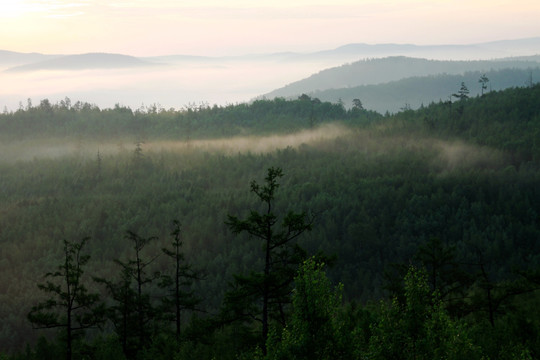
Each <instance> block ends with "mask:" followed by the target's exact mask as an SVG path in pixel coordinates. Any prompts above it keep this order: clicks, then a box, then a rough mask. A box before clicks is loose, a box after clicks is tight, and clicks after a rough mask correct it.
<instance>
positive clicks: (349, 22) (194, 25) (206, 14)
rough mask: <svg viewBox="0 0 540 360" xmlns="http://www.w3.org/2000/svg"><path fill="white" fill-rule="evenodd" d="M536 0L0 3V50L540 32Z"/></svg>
mask: <svg viewBox="0 0 540 360" xmlns="http://www.w3.org/2000/svg"><path fill="white" fill-rule="evenodd" d="M538 19H540V1H538V0H530V1H529V0H488V1H485V0H465V1H464V0H388V1H384V0H381V1H372V0H367V1H366V0H309V1H308V0H176V1H175V0H78V1H74V0H0V49H2V50H10V51H17V52H39V53H45V54H74V53H87V52H111V53H122V54H127V55H134V56H157V55H171V54H188V55H206V56H228V55H243V54H253V53H269V52H280V51H295V52H310V51H316V50H325V49H332V48H336V47H338V46H341V45H344V44H348V43H368V44H376V43H407V44H418V45H427V44H473V43H479V42H486V41H496V40H508V39H518V38H530V37H537V36H540V21H539V20H538Z"/></svg>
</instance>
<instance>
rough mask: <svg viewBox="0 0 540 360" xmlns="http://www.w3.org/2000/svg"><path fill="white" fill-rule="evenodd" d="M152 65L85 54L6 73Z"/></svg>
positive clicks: (121, 57)
mask: <svg viewBox="0 0 540 360" xmlns="http://www.w3.org/2000/svg"><path fill="white" fill-rule="evenodd" d="M149 65H154V64H152V63H150V62H147V61H144V60H141V59H139V58H136V57H134V56H128V55H121V54H108V53H87V54H80V55H64V56H57V57H53V58H48V59H45V60H41V61H37V62H32V63H30V64H24V65H20V66H15V67H11V68H9V69H7V70H5V71H6V72H26V71H38V70H87V69H116V68H126V67H139V66H149Z"/></svg>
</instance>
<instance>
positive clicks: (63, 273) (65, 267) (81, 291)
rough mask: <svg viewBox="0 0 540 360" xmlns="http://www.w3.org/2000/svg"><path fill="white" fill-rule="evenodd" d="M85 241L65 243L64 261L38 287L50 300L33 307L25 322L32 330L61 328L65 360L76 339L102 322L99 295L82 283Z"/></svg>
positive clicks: (70, 352) (69, 356)
mask: <svg viewBox="0 0 540 360" xmlns="http://www.w3.org/2000/svg"><path fill="white" fill-rule="evenodd" d="M87 241H88V238H83V239H82V240H81V241H79V242H69V241H67V240H64V251H63V255H64V261H63V262H62V264H60V265H58V267H57V270H56V271H55V272H49V273H47V274H46V275H45V277H46V278H52V279H55V280H54V281H51V280H47V281H46V282H45V284H38V288H39V289H40V290H42V291H44V292H45V293H47V294H50V295H51V297H50V298H49V299H47V300H46V301H44V302H41V303H39V304H38V305H36V306H34V307H32V310H31V311H30V312H29V313H28V320H30V322H31V323H32V325H33V326H34V328H35V329H47V328H63V329H65V332H66V359H68V360H70V359H71V358H72V353H73V351H72V344H73V339H74V338H75V336H77V335H80V334H82V333H83V332H84V330H85V329H88V328H91V327H95V326H97V325H98V324H100V322H101V321H102V316H101V314H102V312H101V307H100V306H98V305H97V304H98V302H99V295H98V294H94V293H90V292H89V291H88V289H87V288H86V286H85V285H84V284H83V282H82V275H83V273H84V271H83V267H84V265H86V263H87V262H88V260H89V259H90V256H89V255H83V254H82V249H83V247H84V245H85V244H86V242H87Z"/></svg>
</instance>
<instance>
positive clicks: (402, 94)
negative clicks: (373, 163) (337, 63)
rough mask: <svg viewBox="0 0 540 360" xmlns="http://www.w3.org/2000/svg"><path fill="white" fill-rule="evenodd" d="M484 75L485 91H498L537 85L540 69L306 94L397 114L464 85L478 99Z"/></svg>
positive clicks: (428, 78) (443, 98) (446, 95)
mask: <svg viewBox="0 0 540 360" xmlns="http://www.w3.org/2000/svg"><path fill="white" fill-rule="evenodd" d="M482 75H486V76H487V78H488V79H489V82H488V83H487V84H486V86H487V88H486V89H485V92H489V91H499V90H503V89H507V88H511V87H522V86H524V85H526V84H529V83H530V82H533V83H534V82H538V80H539V79H540V67H532V68H526V69H516V68H511V69H510V68H509V69H503V70H488V71H470V72H466V73H464V74H460V75H450V74H438V75H431V76H415V77H411V78H406V79H402V80H397V81H391V82H388V83H384V84H377V85H362V86H355V87H347V88H340V89H328V90H322V91H313V92H308V93H307V94H309V95H310V96H313V97H316V98H319V99H320V100H322V101H330V102H338V101H342V102H343V104H344V105H345V106H347V107H349V106H352V103H353V100H354V99H360V100H361V101H362V104H363V106H364V107H365V108H366V109H370V110H374V111H378V112H380V113H384V112H386V111H389V112H391V113H395V112H398V111H400V110H401V109H405V108H412V109H418V108H419V107H421V106H422V105H424V106H425V105H427V104H429V103H432V102H440V101H449V100H451V101H454V100H455V98H453V97H452V94H455V93H456V92H457V91H458V90H459V88H460V84H461V83H464V84H465V85H466V86H467V88H468V90H469V91H470V93H469V96H471V97H474V96H478V95H480V94H481V92H482V86H481V84H480V83H479V79H480V77H481V76H482Z"/></svg>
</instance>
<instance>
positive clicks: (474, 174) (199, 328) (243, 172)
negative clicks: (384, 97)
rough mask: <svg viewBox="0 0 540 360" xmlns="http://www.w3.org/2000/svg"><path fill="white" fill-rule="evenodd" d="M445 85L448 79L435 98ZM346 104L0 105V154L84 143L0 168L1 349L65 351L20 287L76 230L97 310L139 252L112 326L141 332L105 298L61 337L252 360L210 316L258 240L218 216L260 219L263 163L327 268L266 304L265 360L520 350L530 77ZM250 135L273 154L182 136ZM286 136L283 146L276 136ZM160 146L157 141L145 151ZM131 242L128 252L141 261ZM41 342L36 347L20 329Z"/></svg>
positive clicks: (526, 268)
mask: <svg viewBox="0 0 540 360" xmlns="http://www.w3.org/2000/svg"><path fill="white" fill-rule="evenodd" d="M459 91H460V84H459V83H458V84H456V85H455V89H453V92H454V93H458V92H459ZM448 95H449V96H450V95H451V94H448ZM359 100H360V102H359V103H357V105H358V106H356V107H354V108H352V109H350V110H346V109H345V108H344V106H343V105H342V104H339V103H338V104H331V103H325V102H320V101H318V100H317V99H314V98H311V97H309V96H302V97H301V98H299V99H297V100H291V101H289V100H283V99H275V100H259V101H256V102H254V103H252V104H238V105H230V106H226V107H218V106H214V107H210V106H199V107H191V108H186V109H182V110H165V109H159V108H157V107H150V108H146V109H138V110H132V109H129V108H125V107H121V106H117V107H116V108H114V109H99V108H97V107H96V106H93V105H90V104H84V103H75V104H71V102H70V101H68V100H67V99H66V100H65V101H64V102H62V103H59V104H51V103H49V102H48V101H45V100H43V101H41V102H40V104H39V105H30V104H28V106H27V107H22V108H21V109H20V110H18V111H15V112H7V113H4V114H1V115H0V131H1V134H2V136H3V137H4V138H5V140H4V139H3V140H2V144H1V145H0V146H2V147H10V149H11V150H10V151H12V150H13V149H15V148H16V145H17V144H18V143H20V144H24V145H28V144H29V143H30V142H36V143H39V142H43V143H46V144H48V142H47V141H48V139H49V138H50V139H51V140H50V141H52V142H53V143H56V142H58V143H60V142H68V141H71V140H73V139H75V140H77V141H79V139H82V140H80V141H81V142H84V141H86V140H88V139H92V138H93V139H97V141H96V143H95V144H96V145H95V149H94V150H93V151H91V152H90V153H89V154H90V155H88V154H83V153H81V152H77V151H73V152H72V153H68V154H64V155H61V156H60V155H57V156H49V157H40V156H35V157H33V158H32V157H31V158H30V159H29V160H25V161H23V160H18V161H11V160H9V158H8V159H5V158H3V160H2V161H0V244H1V247H0V283H1V284H2V286H3V289H6V290H5V292H3V293H2V294H1V296H0V318H2V319H3V320H4V321H3V322H2V323H1V324H0V344H2V345H1V348H0V352H4V353H6V352H8V353H10V354H14V355H13V358H40V357H41V358H46V356H44V354H49V356H50V357H53V358H58V357H59V356H64V355H65V352H64V350H63V349H64V347H63V346H64V345H65V342H64V341H63V338H62V336H61V335H60V333H56V332H54V331H51V332H47V331H46V330H32V327H31V324H30V323H29V322H28V321H27V319H26V315H27V314H28V312H29V311H30V310H31V309H32V307H33V306H35V305H37V304H40V303H42V302H43V301H44V300H45V298H46V294H43V292H41V291H40V290H39V289H38V288H37V286H36V285H37V284H42V283H44V278H43V275H45V274H46V273H47V272H51V271H54V270H55V269H57V268H58V265H59V264H61V263H62V259H63V257H62V256H63V249H64V245H65V243H64V240H67V241H69V242H70V243H76V242H77V241H79V240H80V239H83V238H84V239H86V237H88V238H89V239H88V240H87V241H86V240H85V247H84V254H85V255H88V256H90V258H89V260H88V262H85V263H84V276H83V277H81V281H82V282H83V283H84V285H85V286H86V288H87V289H88V291H89V293H91V294H94V293H99V294H100V296H101V298H102V299H104V300H105V302H106V303H107V305H108V306H111V305H117V306H118V305H119V304H127V302H125V301H124V302H120V301H117V300H114V301H113V299H121V298H120V297H118V296H116V295H115V296H116V298H114V297H113V295H114V294H113V292H112V290H115V289H122V287H121V286H120V285H122V282H121V281H122V280H125V279H126V278H124V277H123V276H124V275H125V274H133V273H136V268H135V267H134V265H133V264H135V263H136V262H133V261H134V260H136V259H142V260H143V261H144V263H147V264H148V266H147V267H145V269H144V271H145V276H146V277H145V278H142V277H141V279H146V280H148V282H145V281H146V280H144V281H143V280H141V284H142V283H144V284H143V285H142V286H141V291H140V292H139V293H138V292H137V287H136V286H135V284H136V282H133V283H131V285H130V287H125V288H124V290H126V292H125V294H126V296H127V295H129V296H133V297H132V298H133V299H135V300H136V301H137V303H136V304H138V305H139V307H138V308H136V310H133V312H132V313H130V314H131V316H132V317H126V320H130V321H134V324H143V323H144V324H152V326H151V325H148V326H146V327H144V332H143V331H142V330H141V329H142V327H140V326H139V327H133V329H132V330H133V331H134V332H133V333H132V334H131V335H130V334H129V333H125V332H124V333H123V332H121V331H120V330H121V329H122V327H121V326H118V328H115V324H118V323H115V322H114V321H113V320H115V321H117V320H119V319H121V317H119V315H118V314H120V313H119V312H118V311H117V310H118V309H120V308H119V307H116V308H113V310H114V312H113V311H109V312H108V313H107V312H106V314H108V316H109V320H107V321H106V322H105V323H104V327H103V330H96V329H94V330H91V331H89V332H88V337H87V338H80V339H76V340H74V341H73V344H74V350H73V354H74V356H76V354H83V353H84V354H92V356H94V358H106V357H107V356H109V357H115V358H122V356H124V355H127V356H128V358H135V356H136V357H137V358H150V357H152V358H154V359H158V358H172V357H174V356H175V355H176V356H177V358H179V359H184V358H194V357H195V358H201V359H211V358H213V357H215V358H223V359H236V358H238V356H244V357H245V358H257V356H260V358H262V355H261V354H260V353H259V355H257V350H255V348H256V346H259V348H262V347H261V345H262V339H261V338H260V333H261V331H260V330H261V326H260V324H259V323H258V322H256V321H248V320H246V318H242V322H237V321H232V320H233V319H230V318H224V317H222V316H221V314H223V313H224V312H223V311H222V310H223V309H222V305H223V300H224V298H225V297H226V294H227V293H228V291H229V290H231V289H230V288H229V287H228V285H227V284H234V283H237V284H242V275H246V276H247V275H248V274H253V275H252V276H254V277H255V276H256V275H257V274H258V273H261V272H262V270H263V268H264V259H262V257H261V256H262V255H261V244H260V243H259V242H257V241H254V240H253V239H252V238H250V237H249V236H248V235H247V234H242V233H239V234H238V235H235V234H234V233H233V232H231V231H230V229H229V228H228V226H227V224H226V223H225V222H226V220H227V219H228V215H233V216H238V217H239V218H241V219H245V218H247V216H249V215H250V214H253V212H252V211H255V212H257V213H264V210H265V208H264V207H261V205H262V204H261V203H260V202H259V201H258V200H257V199H256V198H255V197H254V196H253V193H250V191H249V184H250V182H252V181H254V182H255V184H257V183H259V184H261V183H263V182H264V176H265V173H266V170H267V169H270V168H272V167H279V168H281V169H282V170H283V177H281V178H280V179H279V188H278V189H277V192H276V194H275V198H274V203H273V205H272V211H273V212H274V213H275V214H276V216H277V218H278V219H279V220H280V221H281V220H283V219H284V218H286V215H287V214H289V213H292V214H298V213H300V214H308V215H310V217H309V219H313V220H312V222H311V225H312V230H311V231H310V232H308V233H305V234H302V236H299V237H298V239H295V240H297V244H298V246H300V247H301V248H302V249H304V250H305V252H306V258H310V257H311V255H315V254H317V253H320V252H321V253H324V254H326V255H327V256H326V257H322V258H326V259H327V260H330V261H329V262H330V263H331V264H332V266H331V267H328V268H327V267H324V266H322V265H320V264H319V265H316V264H315V263H312V262H309V261H307V262H306V263H304V264H303V265H302V266H301V267H300V268H299V272H298V273H297V275H296V280H295V282H294V287H295V288H296V289H297V290H296V291H295V292H294V294H304V295H305V296H303V295H302V296H303V297H299V296H300V295H294V296H291V297H290V298H289V299H288V300H289V301H288V302H286V301H283V304H284V305H283V317H284V318H285V319H286V322H285V326H282V325H283V324H281V323H279V322H273V323H272V324H270V326H269V327H270V329H269V335H268V341H267V342H266V348H267V349H268V352H267V358H287V356H289V358H290V354H296V355H295V356H297V357H298V358H303V357H302V356H304V358H305V356H308V355H306V354H311V352H312V351H317V352H318V353H320V354H329V353H330V354H333V355H334V356H335V357H336V358H339V357H341V358H361V357H368V356H369V357H372V358H381V359H382V358H385V357H388V356H391V355H392V354H389V353H387V352H388V351H395V353H394V354H396V353H407V354H411V358H413V357H416V358H418V357H421V356H423V357H424V358H432V357H433V356H435V355H433V354H434V352H437V351H440V352H441V353H444V354H446V356H447V357H448V358H451V357H450V355H449V354H454V358H460V356H461V357H463V356H465V357H467V358H480V357H481V356H485V357H489V358H492V359H495V358H497V359H515V358H524V359H528V358H537V357H538V355H539V351H540V337H539V334H540V318H539V316H538V315H537V314H538V312H537V311H535V309H537V308H538V305H539V304H538V302H539V301H540V295H539V294H538V290H537V289H538V286H539V283H538V269H539V266H540V247H539V246H540V242H539V241H538V240H539V239H540V193H539V191H540V187H539V186H538V184H540V146H539V145H540V143H539V142H538V141H539V139H540V85H534V86H531V87H524V88H513V89H507V90H504V91H493V92H487V93H486V94H484V95H483V96H471V97H469V98H465V97H464V96H463V97H462V98H461V99H460V100H457V98H454V99H452V101H441V102H438V103H432V104H429V105H427V106H425V107H422V108H421V109H418V110H409V109H404V110H403V111H401V112H399V113H396V114H395V115H387V116H383V115H380V114H377V113H375V112H369V111H366V110H364V109H362V106H361V103H362V102H361V100H362V99H359ZM337 123H339V124H340V125H339V126H338V125H337ZM335 128H339V129H340V130H339V131H335V132H333V133H331V131H330V129H335ZM188 130H189V131H188ZM299 131H308V132H310V133H311V134H315V135H314V136H312V137H309V138H306V137H301V136H300V135H299ZM332 131H333V130H332ZM323 135H324V136H323ZM250 136H256V137H255V141H256V142H258V143H260V142H262V141H269V142H272V141H273V142H274V143H275V146H274V147H273V148H272V147H269V148H267V149H265V150H257V151H255V150H250V148H249V147H247V148H237V150H236V151H230V152H223V151H221V150H220V149H216V148H212V147H210V146H208V145H207V144H208V143H204V144H203V145H201V143H197V142H196V141H195V140H196V139H218V138H221V139H223V141H226V140H227V139H229V140H230V141H232V138H231V137H234V139H235V140H238V139H239V138H241V137H246V138H247V137H250ZM288 136H297V137H298V139H299V140H297V141H296V142H293V143H292V145H290V146H281V145H280V144H281V143H280V142H279V141H280V139H282V138H283V137H288ZM118 138H122V139H123V140H122V141H123V142H124V143H126V144H128V145H126V146H125V148H124V149H123V150H122V151H117V152H107V151H104V150H103V149H105V148H106V145H107V144H108V143H112V144H113V146H116V145H115V144H116V142H117V141H118V140H117V139H118ZM7 139H9V141H7ZM160 140H166V144H168V145H167V146H163V147H161V148H152V147H151V146H150V145H151V144H152V142H157V141H160ZM164 143H165V142H164ZM178 144H184V145H185V146H179V145H178ZM289 144H290V143H289ZM57 145H58V144H57ZM188 145H189V146H188ZM92 146H93V145H92ZM231 146H233V147H234V145H231ZM21 151H22V150H21ZM173 220H178V221H179V222H180V223H181V224H182V227H181V232H180V235H181V236H180V238H177V237H175V236H176V235H174V236H171V233H172V234H174V231H175V229H180V228H178V227H173V226H172V222H173ZM310 221H311V220H310ZM178 239H181V240H182V248H181V250H182V255H183V256H184V257H183V259H185V264H190V265H192V266H193V267H192V268H193V269H196V270H198V271H200V273H201V274H202V275H201V276H198V277H197V279H192V280H193V281H192V282H191V283H190V284H189V285H186V288H183V291H184V293H185V294H193V295H194V296H195V297H196V298H197V299H200V302H198V301H196V303H197V305H196V306H195V305H194V306H192V308H193V309H191V308H189V306H188V305H189V304H191V303H192V302H191V301H194V300H190V302H188V303H184V304H187V305H186V310H185V312H184V315H185V316H183V317H182V319H183V320H182V323H181V330H182V331H181V336H179V337H177V336H176V335H175V328H176V327H175V326H174V324H173V323H172V322H171V321H170V319H169V318H170V313H171V310H170V308H169V309H168V310H167V311H164V310H163V309H162V308H161V307H160V306H161V305H160V304H161V302H160V301H158V300H159V298H160V297H164V296H165V294H169V295H170V290H171V289H170V288H162V287H160V286H159V284H160V278H159V276H158V274H159V275H161V274H166V275H167V276H169V279H172V278H173V277H172V275H173V273H172V272H171V271H172V270H171V269H172V268H171V265H170V264H171V262H170V257H169V256H163V255H160V254H162V253H163V251H162V248H167V249H170V246H171V240H178ZM135 240H137V241H139V240H140V242H141V243H144V245H145V246H144V248H141V253H140V254H135V253H134V243H136V241H135ZM169 251H170V250H169ZM158 255H159V256H158ZM178 258H180V257H178ZM318 259H321V257H319V258H318ZM332 259H333V260H332ZM410 264H412V265H414V267H409V265H410ZM422 268H424V269H425V271H424V270H420V269H422ZM126 269H128V270H129V271H128V270H126ZM186 274H190V273H189V272H187V273H186ZM325 274H326V275H325ZM464 274H465V275H464ZM203 275H204V276H203ZM289 275H290V274H289ZM325 276H328V278H329V279H330V280H328V279H326V280H325ZM92 277H97V278H102V279H103V278H105V279H106V280H107V281H109V283H106V285H107V286H104V285H103V282H101V283H99V282H98V283H96V282H94V281H92ZM235 279H236V280H235ZM310 279H318V280H317V281H316V282H315V281H310ZM329 281H331V283H332V284H330V282H329ZM338 282H341V283H342V284H343V285H342V286H341V285H339V286H335V285H336V284H337V283H338ZM313 283H317V284H320V286H319V287H313V286H312V285H313ZM168 284H169V285H170V284H171V282H169V283H168ZM109 285H110V286H109ZM244 288H245V287H244ZM111 289H112V290H111ZM127 290H129V291H127ZM435 290H436V293H435V294H432V293H433V291H435ZM60 293H61V291H60ZM130 294H131V295H130ZM147 296H148V297H147ZM295 296H296V297H295ZM168 298H169V299H170V297H168ZM123 299H124V300H126V299H131V298H130V297H124V298H123ZM319 299H320V300H321V301H322V302H323V304H325V305H324V306H323V307H315V308H312V310H313V311H314V313H313V314H315V315H317V319H318V320H319V321H318V322H314V321H313V322H310V321H307V322H306V321H305V319H306V311H308V310H309V309H310V306H311V305H310V304H319V305H320V304H321V301H319ZM391 299H394V300H391ZM379 300H383V302H382V303H380V304H378V303H377V302H378V301H379ZM252 304H254V306H257V303H256V302H252ZM280 304H281V302H280ZM158 305H160V306H158ZM413 308H414V309H417V310H414V311H412V310H411V309H413ZM276 309H277V310H276V311H278V313H279V307H277V308H276ZM236 310H238V309H236ZM240 310H242V309H240ZM154 311H156V312H154ZM417 311H418V312H417ZM156 314H169V315H167V316H164V317H162V316H161V315H160V316H157V315H156ZM419 314H420V315H419ZM115 316H116V317H115ZM105 317H106V316H105ZM279 317H280V318H282V316H281V314H280V316H279ZM307 318H309V316H308V317H307ZM167 319H169V320H167ZM229 321H230V322H229ZM164 324H168V325H164ZM443 324H444V326H443ZM169 325H170V326H169ZM134 326H135V325H134ZM137 326H138V325H137ZM306 326H308V328H309V326H313V328H312V330H313V333H316V334H319V335H317V336H319V337H318V338H317V337H315V338H314V339H326V340H325V341H321V342H315V343H314V342H313V341H311V340H310V341H311V342H310V341H307V340H306V339H307V338H305V337H301V335H302V334H303V333H302V331H303V330H302V329H304V330H305V329H307V328H306ZM118 329H120V330H119V331H120V332H118V331H116V330H118ZM159 329H161V330H159ZM395 329H398V330H399V331H398V330H396V331H394V330H395ZM433 329H437V331H434V330H433ZM306 331H307V330H306ZM310 331H311V330H310ZM122 334H123V335H122ZM430 334H431V335H430ZM456 334H459V336H461V338H463V339H465V340H464V341H463V342H460V341H459V339H461V338H460V337H459V336H457V335H456ZM40 335H44V336H45V337H46V338H47V340H44V339H42V340H39V341H38V340H37V339H38V337H39V336H40ZM141 338H142V341H138V342H131V343H128V342H127V341H128V340H129V341H133V339H141ZM122 339H125V340H126V342H125V345H126V347H125V348H123V347H122V345H123V343H122ZM177 339H180V340H177ZM302 339H303V340H302ZM329 339H330V340H329ZM383 339H386V340H383ZM404 339H405V340H404ZM442 339H445V341H442ZM83 340H84V341H83ZM177 341H180V344H178V343H177ZM27 342H28V343H29V344H30V347H29V348H28V351H27V352H25V345H26V343H27ZM130 344H131V345H130ZM137 344H138V345H137ZM294 344H301V346H300V345H299V346H296V345H294ZM310 344H311V345H310ZM313 344H316V346H314V345H313ZM387 344H394V345H395V347H390V346H386V345H387ZM408 344H409V345H410V344H412V345H414V349H413V350H414V351H413V350H411V348H408V347H407V346H408ZM353 345H354V346H353ZM124 350H125V351H124ZM409 351H412V352H409ZM85 352H86V353H85ZM15 353H20V357H18V356H16V355H15ZM134 353H137V355H134ZM81 356H82V355H81Z"/></svg>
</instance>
